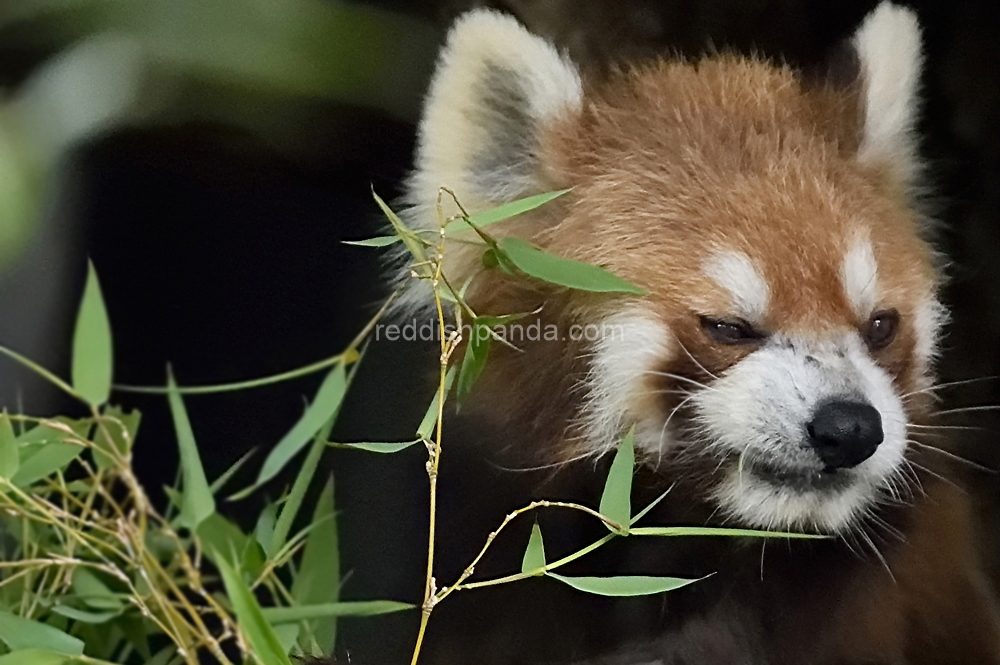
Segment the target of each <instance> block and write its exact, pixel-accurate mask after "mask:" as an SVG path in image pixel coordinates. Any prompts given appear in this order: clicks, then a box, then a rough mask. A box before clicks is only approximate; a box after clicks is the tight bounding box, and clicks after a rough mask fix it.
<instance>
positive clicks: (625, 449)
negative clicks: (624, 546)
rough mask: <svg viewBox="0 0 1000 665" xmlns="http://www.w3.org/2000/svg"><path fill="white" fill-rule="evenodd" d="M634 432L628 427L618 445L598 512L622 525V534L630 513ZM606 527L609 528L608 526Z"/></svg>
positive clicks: (627, 523) (627, 530) (627, 525)
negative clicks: (626, 432)
mask: <svg viewBox="0 0 1000 665" xmlns="http://www.w3.org/2000/svg"><path fill="white" fill-rule="evenodd" d="M634 441H635V432H634V430H632V429H630V430H629V432H628V434H626V435H625V438H624V439H623V440H622V442H621V445H619V446H618V452H616V453H615V459H614V460H613V461H612V462H611V469H609V470H608V479H607V481H606V482H605V484H604V493H603V494H602V495H601V506H600V512H601V514H602V515H604V516H605V517H607V518H608V519H610V520H612V521H614V522H617V523H618V524H619V525H621V527H622V531H621V533H622V534H626V533H628V532H629V522H630V521H631V520H630V519H629V518H630V517H631V515H632V473H633V472H634V469H635V448H634ZM608 528H611V527H610V526H609V527H608Z"/></svg>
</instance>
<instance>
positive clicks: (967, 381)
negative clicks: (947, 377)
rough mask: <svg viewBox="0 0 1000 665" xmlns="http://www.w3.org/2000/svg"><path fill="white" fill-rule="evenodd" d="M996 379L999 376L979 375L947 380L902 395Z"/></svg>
mask: <svg viewBox="0 0 1000 665" xmlns="http://www.w3.org/2000/svg"><path fill="white" fill-rule="evenodd" d="M997 379H1000V376H980V377H976V378H974V379H962V380H959V381H947V382H945V383H937V384H935V385H933V386H930V387H929V388H922V389H920V390H914V391H912V392H908V393H906V394H905V395H903V397H909V396H910V395H919V394H922V393H933V392H934V391H936V390H941V389H943V388H954V387H956V386H965V385H969V384H971V383H979V382H982V381H995V380H997Z"/></svg>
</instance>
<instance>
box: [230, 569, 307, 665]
mask: <svg viewBox="0 0 1000 665" xmlns="http://www.w3.org/2000/svg"><path fill="white" fill-rule="evenodd" d="M216 565H217V567H218V568H219V574H220V575H222V583H223V585H224V586H225V587H226V595H227V596H228V597H229V602H230V603H232V605H233V611H234V612H235V614H236V620H237V623H238V624H239V627H240V631H241V632H242V633H243V635H244V636H245V637H246V640H247V642H248V643H249V644H250V648H251V649H252V650H253V654H254V655H255V656H256V657H257V659H258V660H259V661H260V662H261V665H292V664H291V661H290V660H289V659H288V655H287V654H286V653H285V650H284V649H283V648H282V646H281V641H280V640H279V639H278V636H277V635H276V634H275V632H274V628H272V627H271V624H270V623H269V622H268V620H267V619H266V618H265V617H264V614H263V613H262V612H261V609H260V605H258V604H257V599H256V598H255V597H254V595H253V593H252V592H251V591H250V589H249V587H247V585H246V584H245V583H244V582H243V578H242V577H240V575H239V573H237V572H236V571H235V570H233V567H232V566H231V565H230V564H229V562H228V561H226V560H225V558H220V559H219V560H218V561H217V562H216Z"/></svg>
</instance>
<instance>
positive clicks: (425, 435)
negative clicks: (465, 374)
mask: <svg viewBox="0 0 1000 665" xmlns="http://www.w3.org/2000/svg"><path fill="white" fill-rule="evenodd" d="M455 371H456V368H455V367H450V368H448V373H447V374H445V377H444V394H445V397H447V395H448V391H449V390H451V384H452V383H453V382H454V380H455ZM440 399H441V390H440V386H437V387H435V388H434V399H433V400H431V405H430V406H428V407H427V413H425V414H424V419H423V420H422V421H420V427H419V428H417V437H418V438H419V439H421V440H423V439H430V438H431V434H433V433H434V427H435V426H436V425H437V419H438V410H439V409H438V406H439V404H440V402H439V400H440Z"/></svg>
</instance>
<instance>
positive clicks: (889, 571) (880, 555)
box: [858, 529, 896, 583]
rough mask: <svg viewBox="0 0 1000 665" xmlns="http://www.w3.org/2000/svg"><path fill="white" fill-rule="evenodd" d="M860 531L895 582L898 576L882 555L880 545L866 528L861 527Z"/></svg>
mask: <svg viewBox="0 0 1000 665" xmlns="http://www.w3.org/2000/svg"><path fill="white" fill-rule="evenodd" d="M858 533H859V534H860V535H861V537H862V538H864V539H865V542H866V543H868V546H869V547H871V548H872V552H874V553H875V556H876V557H878V560H879V561H881V562H882V567H883V568H885V572H887V573H889V577H890V578H891V579H892V581H893V583H895V582H896V576H895V575H893V574H892V569H891V568H889V562H888V561H886V560H885V557H884V556H882V552H880V551H879V549H878V546H877V545H876V544H875V542H874V541H872V539H871V537H870V536H869V535H868V534H867V533H866V532H865V530H864V529H859V530H858Z"/></svg>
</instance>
